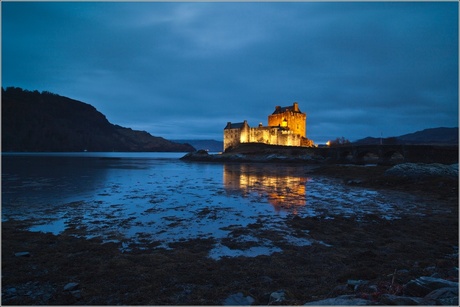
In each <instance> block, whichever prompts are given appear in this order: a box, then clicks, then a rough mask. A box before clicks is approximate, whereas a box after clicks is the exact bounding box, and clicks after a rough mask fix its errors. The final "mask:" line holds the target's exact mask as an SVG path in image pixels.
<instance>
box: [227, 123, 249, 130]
mask: <svg viewBox="0 0 460 307" xmlns="http://www.w3.org/2000/svg"><path fill="white" fill-rule="evenodd" d="M245 124H247V122H246V121H244V122H242V123H231V122H228V123H227V126H225V128H224V129H239V128H243V126H244V125H245Z"/></svg>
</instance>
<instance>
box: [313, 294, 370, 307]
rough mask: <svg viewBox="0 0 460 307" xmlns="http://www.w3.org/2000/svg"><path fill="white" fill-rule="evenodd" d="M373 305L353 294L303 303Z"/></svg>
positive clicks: (315, 304)
mask: <svg viewBox="0 0 460 307" xmlns="http://www.w3.org/2000/svg"><path fill="white" fill-rule="evenodd" d="M366 305H375V303H374V302H372V301H370V300H365V299H362V298H358V297H356V296H355V295H341V296H338V297H334V298H327V299H324V300H320V301H314V302H309V303H306V304H304V306H366Z"/></svg>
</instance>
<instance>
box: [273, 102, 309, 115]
mask: <svg viewBox="0 0 460 307" xmlns="http://www.w3.org/2000/svg"><path fill="white" fill-rule="evenodd" d="M284 112H294V113H302V112H301V111H300V109H299V105H298V104H297V102H294V104H293V105H292V106H288V107H280V106H276V108H275V111H273V113H272V114H281V113H284Z"/></svg>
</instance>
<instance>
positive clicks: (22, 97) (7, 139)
mask: <svg viewBox="0 0 460 307" xmlns="http://www.w3.org/2000/svg"><path fill="white" fill-rule="evenodd" d="M194 150H195V148H194V147H193V146H191V145H189V144H178V143H174V142H171V141H168V140H166V139H164V138H162V137H157V136H153V135H151V134H149V133H148V132H146V131H138V130H133V129H131V128H125V127H122V126H119V125H115V124H112V123H110V122H109V121H108V120H107V118H106V117H105V115H104V114H102V113H101V112H99V111H98V110H97V109H96V108H95V107H94V106H92V105H90V104H87V103H85V102H81V101H78V100H74V99H71V98H68V97H64V96H60V95H57V94H54V93H51V92H47V91H43V92H39V91H28V90H23V89H21V88H18V87H8V88H6V90H5V89H3V88H2V152H8V151H10V152H11V151H15V152H24V151H30V152H47V151H48V152H64V151H69V152H76V151H77V152H78V151H129V152H136V151H138V152H148V151H150V152H190V151H194Z"/></svg>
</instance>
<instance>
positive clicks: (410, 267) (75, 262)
mask: <svg viewBox="0 0 460 307" xmlns="http://www.w3.org/2000/svg"><path fill="white" fill-rule="evenodd" d="M385 169H386V168H385V167H382V168H380V167H377V168H366V167H344V166H325V167H321V168H318V169H316V170H315V171H314V172H313V174H314V175H321V176H332V177H335V178H337V179H339V180H343V182H345V183H347V184H349V185H359V186H363V187H372V188H374V189H379V190H380V189H381V190H383V191H397V192H404V193H405V192H408V193H409V194H407V195H416V196H417V197H426V198H429V199H430V203H432V206H424V207H423V210H422V211H423V212H417V214H404V215H402V216H401V218H399V219H390V220H388V219H384V218H382V217H380V216H377V215H375V214H364V215H361V216H359V217H357V216H353V215H351V216H350V215H348V216H344V215H331V214H329V213H327V212H325V213H324V214H323V215H321V214H320V215H315V216H312V217H298V216H296V215H290V216H288V217H287V218H286V219H285V220H284V221H283V222H282V223H283V225H280V228H284V227H287V228H289V229H291V230H292V233H294V234H295V237H296V238H297V239H298V240H301V239H304V240H305V242H310V244H294V243H293V242H292V241H289V240H285V237H284V235H285V234H284V233H280V232H278V231H277V230H276V229H273V228H266V227H264V223H263V221H257V222H255V223H251V224H249V225H247V226H246V227H237V226H235V227H233V228H231V229H229V230H228V231H229V233H228V235H227V236H226V238H224V239H222V240H221V241H219V242H217V241H216V240H215V239H213V238H203V239H200V238H198V239H191V240H186V239H183V240H180V241H178V242H174V243H170V244H169V249H165V248H161V247H159V242H156V241H147V242H145V244H143V245H142V249H140V248H136V246H130V247H131V249H130V250H129V251H125V252H122V250H123V248H122V243H121V242H112V243H102V241H101V239H98V238H94V239H88V240H87V239H83V238H76V237H75V236H74V235H73V234H72V233H71V232H64V233H63V234H60V235H53V234H51V233H41V232H30V231H27V230H25V229H26V227H27V225H29V223H28V221H17V220H16V221H14V220H10V221H7V222H3V223H2V304H3V305H5V304H6V305H11V304H20V305H40V304H42V305H43V304H46V305H50V304H53V305H55V304H59V305H69V304H77V305H107V304H109V305H117V304H123V305H127V304H143V305H180V304H187V305H220V304H222V303H223V301H224V300H225V299H226V298H227V297H229V296H230V295H232V294H235V293H238V292H241V293H243V294H244V295H249V296H251V297H253V298H254V299H255V302H254V304H260V305H266V304H268V303H269V302H270V294H271V293H272V292H275V291H279V290H283V291H284V292H285V294H286V299H285V300H284V301H283V302H282V303H281V304H284V305H297V304H304V303H306V302H310V301H315V300H319V299H323V298H328V297H335V296H337V295H340V294H347V293H355V291H354V290H353V289H351V288H350V287H347V286H346V284H347V281H348V280H367V281H370V282H372V283H373V284H376V285H379V292H378V293H377V294H375V293H374V294H373V295H374V296H375V297H374V298H375V299H376V300H377V299H378V295H380V294H384V293H385V292H386V293H388V291H390V290H389V289H388V287H385V285H388V283H389V282H391V281H392V279H393V275H392V274H394V272H395V270H396V271H397V272H398V273H397V274H396V276H395V278H394V283H396V284H398V285H403V284H405V283H407V282H408V281H409V280H412V279H414V278H417V277H419V276H431V275H433V274H437V275H438V276H439V277H441V278H446V279H449V280H455V279H456V278H457V280H458V276H456V275H455V274H453V273H452V270H453V268H455V267H457V266H458V180H454V179H446V178H430V179H423V180H421V179H420V180H407V179H400V178H391V177H385V176H383V171H384V170H385ZM210 210H211V209H210ZM280 223H281V222H280ZM80 231H82V232H84V229H82V230H80ZM247 238H249V239H247ZM251 238H252V239H251ZM254 238H256V239H254ZM264 240H270V241H272V242H274V243H275V245H276V246H277V247H279V248H280V249H281V250H280V251H275V252H274V253H273V254H271V255H259V256H257V257H244V256H240V257H220V258H217V259H215V258H213V257H210V251H211V250H212V249H213V248H215V247H216V244H218V243H221V244H224V245H225V246H226V247H227V248H229V249H243V248H244V249H251V248H257V247H258V246H259V245H260V242H264ZM17 252H28V254H26V255H25V256H16V255H15V253H17ZM72 282H74V283H77V285H76V286H75V289H72V290H64V287H65V286H66V285H68V284H69V283H72ZM393 289H395V288H393ZM379 293H380V294H379ZM362 295H363V296H365V295H366V293H362Z"/></svg>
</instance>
